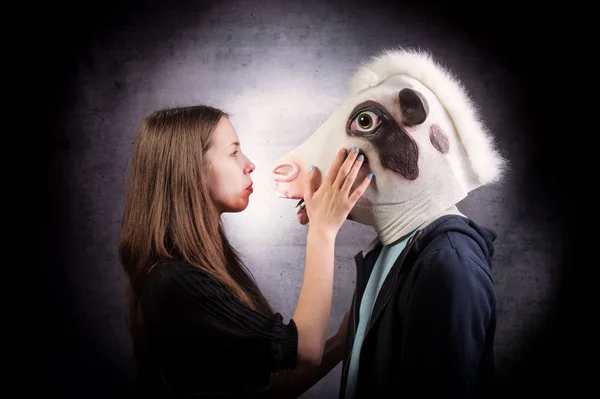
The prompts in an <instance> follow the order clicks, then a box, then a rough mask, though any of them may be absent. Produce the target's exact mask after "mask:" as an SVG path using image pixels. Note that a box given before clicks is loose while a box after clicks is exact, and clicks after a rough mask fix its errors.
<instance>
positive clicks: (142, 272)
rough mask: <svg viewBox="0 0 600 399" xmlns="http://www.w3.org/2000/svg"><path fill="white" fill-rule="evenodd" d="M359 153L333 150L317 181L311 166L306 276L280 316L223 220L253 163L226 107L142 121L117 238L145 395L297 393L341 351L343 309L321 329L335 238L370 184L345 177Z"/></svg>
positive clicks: (243, 193)
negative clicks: (337, 321) (337, 320)
mask: <svg viewBox="0 0 600 399" xmlns="http://www.w3.org/2000/svg"><path fill="white" fill-rule="evenodd" d="M357 155H358V152H357V151H356V149H355V151H347V150H346V149H341V150H340V152H339V154H338V156H337V158H336V160H335V161H334V162H333V164H332V165H331V168H330V170H329V172H328V173H327V176H325V177H324V178H323V181H322V183H321V184H320V185H319V187H318V188H317V187H316V186H317V182H318V181H319V180H320V179H319V175H318V173H319V172H318V170H316V169H315V170H313V171H311V172H310V173H309V177H308V182H307V183H308V184H307V185H306V190H305V198H304V199H305V203H306V210H307V214H308V217H309V219H310V221H311V222H310V225H309V227H308V236H307V248H306V263H305V269H304V279H303V284H302V289H301V292H300V296H299V299H298V303H297V307H296V310H295V312H294V314H293V316H292V318H291V320H290V322H289V323H288V324H285V323H284V322H283V319H282V316H281V314H279V313H275V312H273V310H272V309H271V308H270V306H269V304H268V302H267V300H266V299H265V297H264V296H263V295H262V294H261V292H260V290H259V288H258V287H257V285H256V283H255V281H254V280H253V279H252V278H251V277H250V274H249V273H248V271H247V269H246V268H245V267H244V265H243V264H242V262H241V260H240V258H239V256H238V254H237V253H236V251H235V249H234V248H232V246H231V245H230V243H229V241H228V240H227V237H226V235H225V233H224V230H223V226H222V223H221V214H222V213H224V212H241V211H243V210H244V209H245V208H246V207H247V206H248V201H249V197H250V195H251V193H252V179H251V176H250V175H251V173H252V172H253V171H254V168H255V167H254V164H252V162H251V161H250V160H249V159H248V158H247V157H246V156H245V155H244V154H243V153H242V151H241V147H240V143H239V139H238V136H237V134H236V132H235V129H234V128H233V126H232V125H231V123H230V121H229V118H228V116H227V114H226V113H224V112H223V111H221V110H219V109H216V108H213V107H210V106H205V105H199V106H190V107H180V108H171V109H164V110H159V111H155V112H153V113H151V114H149V115H148V116H147V117H146V118H145V119H144V121H143V122H142V124H141V126H140V129H139V131H138V135H137V138H136V142H135V146H134V150H133V156H132V160H131V170H130V176H129V181H128V189H127V194H126V198H125V204H124V213H123V225H122V232H121V239H120V243H119V256H120V260H121V263H122V265H123V267H124V269H125V271H126V273H127V277H128V278H129V282H130V300H129V322H130V330H131V334H132V338H133V343H134V354H135V358H136V365H137V389H138V392H139V393H140V395H141V396H142V397H144V398H147V397H173V398H174V397H189V398H192V397H198V398H201V397H202V398H205V397H223V398H226V397H227V398H228V397H244V398H248V397H297V396H299V395H300V394H301V393H303V392H304V391H306V390H307V389H308V388H310V387H311V386H312V385H313V384H314V383H316V382H317V381H318V380H319V379H320V378H322V377H323V376H324V375H325V374H327V373H328V372H329V371H330V370H331V369H332V368H333V367H334V366H335V365H336V364H337V363H338V362H339V361H341V359H342V355H343V345H344V340H345V324H346V320H347V319H346V318H345V319H344V322H343V323H342V326H341V327H340V331H338V333H337V334H336V335H334V336H333V337H331V338H330V339H326V334H327V325H328V320H329V316H330V309H331V300H332V291H333V273H334V244H335V239H336V236H337V233H338V230H339V229H340V227H341V225H342V224H343V222H344V220H345V219H346V217H347V215H348V213H349V212H350V210H351V209H352V207H353V206H354V204H355V203H356V201H357V200H358V198H359V197H360V196H361V195H362V194H363V193H364V191H365V189H366V188H367V186H368V184H369V182H370V179H369V178H366V179H365V180H364V181H362V182H361V183H360V184H358V185H354V184H353V183H354V181H355V179H356V176H357V173H358V170H359V168H360V165H361V164H362V157H357ZM353 187H355V188H354V189H352V188H353Z"/></svg>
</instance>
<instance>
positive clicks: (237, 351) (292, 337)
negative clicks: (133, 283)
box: [142, 264, 298, 372]
mask: <svg viewBox="0 0 600 399" xmlns="http://www.w3.org/2000/svg"><path fill="white" fill-rule="evenodd" d="M156 267H157V268H160V270H157V271H156V272H153V273H151V274H152V278H149V279H148V281H147V282H146V283H145V286H144V291H145V300H144V301H142V306H143V309H144V314H148V315H149V317H150V318H151V319H153V320H155V321H156V323H158V325H160V326H161V327H160V328H161V329H162V330H163V336H165V335H167V336H169V335H171V336H175V337H176V336H177V334H185V335H186V336H194V335H195V336H197V337H198V342H202V345H206V344H207V342H208V343H210V344H211V345H213V346H217V347H218V348H215V349H217V350H219V348H222V351H223V353H224V355H228V356H230V357H231V359H230V360H231V361H232V362H234V363H236V364H238V365H239V364H245V365H250V366H252V367H264V368H266V369H267V370H268V371H269V372H275V371H278V370H281V369H294V368H295V367H296V358H297V350H298V330H297V328H296V324H295V323H294V321H293V320H290V322H289V323H288V324H285V323H284V322H283V317H282V316H281V314H279V313H276V314H275V315H274V316H266V315H264V314H262V313H259V312H257V311H254V310H253V309H251V308H249V307H248V306H246V305H245V304H243V303H242V302H241V301H239V300H238V299H237V298H236V297H234V296H233V295H232V294H231V293H230V292H229V291H228V290H226V289H225V288H224V287H223V286H222V285H221V284H220V283H218V282H217V281H216V280H215V279H213V278H212V277H211V276H209V275H208V274H206V273H205V272H203V271H201V270H198V269H196V268H194V267H193V266H190V265H183V266H182V265H173V264H168V265H160V266H156Z"/></svg>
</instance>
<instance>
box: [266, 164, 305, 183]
mask: <svg viewBox="0 0 600 399" xmlns="http://www.w3.org/2000/svg"><path fill="white" fill-rule="evenodd" d="M298 174H300V168H299V167H298V165H297V164H296V163H295V162H283V163H280V164H279V165H277V166H276V167H275V168H274V169H273V179H274V180H275V181H278V182H290V181H293V180H295V179H296V178H297V177H298Z"/></svg>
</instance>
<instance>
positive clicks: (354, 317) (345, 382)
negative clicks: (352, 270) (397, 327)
mask: <svg viewBox="0 0 600 399" xmlns="http://www.w3.org/2000/svg"><path fill="white" fill-rule="evenodd" d="M356 284H357V285H358V279H357V280H356ZM356 288H357V287H356V286H355V287H354V292H355V295H354V299H352V306H350V310H351V311H352V331H353V334H352V337H353V338H354V339H356V300H355V299H356ZM351 358H352V350H350V356H348V359H347V360H346V364H345V365H344V367H343V368H342V378H343V380H342V381H343V384H342V397H345V396H346V384H347V383H348V374H347V371H348V365H349V364H350V359H351Z"/></svg>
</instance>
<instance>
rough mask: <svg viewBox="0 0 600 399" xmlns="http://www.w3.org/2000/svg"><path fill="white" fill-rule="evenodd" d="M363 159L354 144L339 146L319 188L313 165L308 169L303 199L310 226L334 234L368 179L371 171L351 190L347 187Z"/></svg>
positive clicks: (359, 195) (350, 184) (350, 186)
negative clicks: (348, 146) (346, 146)
mask: <svg viewBox="0 0 600 399" xmlns="http://www.w3.org/2000/svg"><path fill="white" fill-rule="evenodd" d="M363 160H364V157H363V156H362V155H360V156H359V155H358V148H356V147H355V148H354V151H350V152H348V151H347V150H346V149H345V148H342V149H340V151H339V152H338V154H337V156H336V158H335V160H334V161H333V163H332V164H331V167H330V168H329V171H328V172H327V176H326V177H325V179H324V180H323V182H322V183H321V185H320V187H319V188H318V189H317V187H316V185H317V170H316V168H313V169H312V170H311V171H309V173H308V182H307V184H305V186H304V187H305V188H304V202H305V203H306V214H307V216H308V219H309V220H310V226H311V227H315V226H316V227H317V228H320V229H323V230H324V231H326V232H329V233H332V234H334V235H335V234H337V232H338V230H339V229H340V227H341V226H342V224H343V223H344V221H345V220H346V218H347V217H348V214H349V213H350V211H351V210H352V208H353V207H354V205H355V204H356V201H358V199H359V198H360V197H361V196H362V195H363V194H364V192H365V190H366V189H367V186H368V185H369V183H370V182H371V177H372V176H373V175H372V174H369V176H367V177H365V179H364V180H363V181H362V182H361V183H360V185H358V186H357V187H356V188H355V189H354V191H352V192H351V191H350V189H351V188H352V186H353V184H354V181H355V180H356V176H357V175H358V171H359V169H360V167H361V165H362V164H363Z"/></svg>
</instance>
